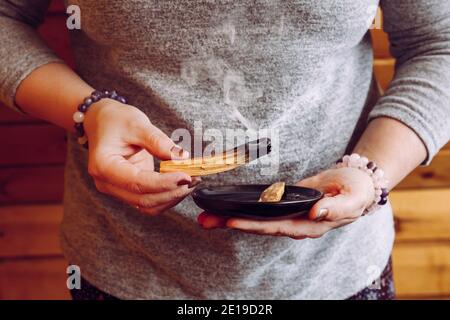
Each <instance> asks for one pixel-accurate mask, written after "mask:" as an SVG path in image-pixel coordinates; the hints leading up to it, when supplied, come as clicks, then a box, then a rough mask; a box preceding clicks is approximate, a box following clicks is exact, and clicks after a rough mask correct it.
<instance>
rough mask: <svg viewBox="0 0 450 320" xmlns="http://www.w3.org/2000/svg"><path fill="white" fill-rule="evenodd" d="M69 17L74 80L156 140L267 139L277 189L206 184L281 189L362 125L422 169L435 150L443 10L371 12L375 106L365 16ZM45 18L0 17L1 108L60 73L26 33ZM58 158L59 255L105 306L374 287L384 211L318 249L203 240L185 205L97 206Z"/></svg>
mask: <svg viewBox="0 0 450 320" xmlns="http://www.w3.org/2000/svg"><path fill="white" fill-rule="evenodd" d="M69 3H70V4H78V5H80V7H81V13H82V20H81V30H78V31H71V32H70V34H71V39H72V45H73V50H74V53H75V57H76V62H77V72H78V73H79V74H80V75H81V76H82V77H83V79H85V81H87V82H88V83H89V84H91V85H92V86H93V87H96V88H114V89H116V90H117V91H119V92H121V93H124V94H125V95H126V96H127V97H128V98H129V101H130V103H131V104H133V105H135V106H137V107H139V108H140V109H141V110H143V111H144V112H145V113H146V114H147V115H148V116H149V118H150V119H151V121H152V122H153V123H154V124H155V125H156V126H158V127H159V128H161V129H162V130H163V131H165V132H166V133H167V134H168V135H170V134H171V133H172V132H173V131H174V130H175V129H177V128H186V129H188V130H193V126H194V122H195V121H197V120H201V121H202V125H203V127H204V129H206V128H216V129H220V130H223V131H225V129H226V128H231V129H236V128H243V129H245V128H246V126H247V127H252V128H256V129H261V128H268V127H270V128H272V129H273V128H275V129H277V130H278V132H279V138H280V139H279V140H280V144H279V157H280V159H281V161H280V166H279V169H278V171H277V172H275V174H273V175H266V174H261V170H260V168H259V165H253V166H249V167H245V168H242V169H239V170H236V171H232V172H229V173H226V174H220V175H216V176H213V177H210V178H208V179H206V180H207V183H211V184H227V183H234V184H239V183H266V182H272V181H276V180H284V181H286V182H287V183H294V182H296V181H298V180H300V179H302V178H304V177H306V176H309V175H312V174H315V173H318V172H319V171H321V170H323V169H325V168H327V167H329V166H330V165H331V164H332V163H333V162H334V161H335V160H336V159H337V158H338V157H340V156H342V155H343V154H344V153H345V152H346V149H351V146H352V145H353V143H354V142H355V141H356V140H357V138H358V137H359V135H360V134H361V132H362V130H363V129H364V127H365V125H366V124H367V121H368V120H370V119H373V118H376V117H391V118H394V119H398V120H399V121H402V122H403V123H405V124H406V125H408V126H409V127H410V128H411V129H412V130H414V131H415V132H416V133H417V134H418V135H419V136H420V138H421V139H422V140H423V142H424V144H425V146H426V148H427V150H428V159H427V162H429V161H430V160H431V159H432V157H433V156H434V155H435V153H436V152H437V151H438V149H439V148H440V147H442V146H443V145H444V144H445V143H446V142H447V141H448V139H449V136H450V132H449V131H450V125H449V119H450V1H449V0H391V1H387V0H386V1H381V6H382V8H383V10H384V17H385V30H386V31H387V32H388V33H389V35H390V39H391V42H392V53H393V55H394V56H395V57H396V58H397V61H398V63H397V71H396V76H395V79H394V81H393V82H392V84H391V86H390V88H389V90H388V91H387V92H386V94H385V96H384V97H382V98H381V99H377V97H376V93H375V90H374V83H373V81H372V47H371V42H370V36H369V34H368V26H369V24H370V22H371V20H372V19H373V17H374V14H375V11H374V10H373V8H374V7H376V6H377V5H378V4H379V3H378V1H377V0H359V1H354V0H321V1H312V0H301V1H297V0H296V1H293V0H273V1H271V0H256V1H255V0H240V1H232V0H216V1H214V0H204V1H191V0H177V1H175V0H167V1H158V0H147V1H106V0H95V1H94V0H71V1H69ZM47 5H48V1H46V0H28V1H26V0H9V1H6V0H2V1H0V43H1V45H0V98H1V100H2V101H3V102H4V103H6V104H7V105H9V106H10V107H13V108H14V107H15V104H14V96H15V92H16V89H17V86H18V85H19V83H20V82H21V81H22V80H23V79H24V78H25V77H26V76H27V75H28V74H29V73H30V72H31V71H33V70H34V69H35V68H36V67H38V66H41V65H43V64H45V63H49V62H52V61H58V58H57V57H55V55H54V54H53V53H52V52H51V51H50V50H49V49H48V48H47V47H46V46H45V45H44V44H43V42H42V41H40V40H39V39H38V36H37V33H36V32H35V29H34V28H35V27H36V26H37V25H38V24H39V23H40V22H41V20H42V17H43V14H44V12H45V10H46V7H47ZM230 77H231V79H232V80H233V79H234V82H233V81H231V83H232V85H231V89H230V86H229V85H228V87H227V85H225V83H227V81H228V83H229V79H230ZM227 79H228V80H227ZM390 138H391V137H389V136H386V137H385V139H386V140H387V139H390ZM68 145H69V146H68V160H67V166H66V176H65V181H66V183H65V199H64V206H65V211H64V221H63V223H62V228H61V241H62V247H63V250H64V253H65V255H66V256H67V259H68V260H69V261H70V262H71V263H73V264H77V265H79V266H80V267H81V273H82V276H84V277H85V278H86V279H87V280H88V281H90V282H91V283H92V284H94V285H95V286H97V287H99V288H100V289H102V290H104V291H106V292H108V293H110V294H112V295H115V296H117V297H119V298H150V299H153V298H156V299H160V298H193V299H196V298H212V299H214V298H249V299H257V298H267V299H306V298H313V299H315V298H329V299H343V298H347V297H349V296H351V295H352V294H354V293H356V292H357V291H359V290H361V289H362V288H364V287H365V286H367V285H368V284H369V283H370V282H371V281H372V280H374V279H375V278H376V277H378V276H379V274H380V273H381V271H382V269H383V268H384V266H385V264H386V262H387V261H388V258H389V255H390V253H391V249H392V244H393V240H394V230H393V219H392V212H391V209H390V207H389V206H387V207H386V208H384V209H383V210H380V211H379V212H377V213H375V214H374V215H372V216H368V217H363V218H361V219H359V220H358V221H356V222H354V223H352V224H350V225H347V226H345V227H342V228H340V229H337V230H334V231H331V232H329V233H327V234H326V235H324V236H323V237H322V238H319V239H306V240H298V241H296V240H292V239H289V238H282V237H264V236H256V235H251V234H245V233H241V232H237V231H233V230H214V231H204V230H202V229H201V228H199V227H198V225H197V222H196V216H197V214H198V213H199V212H200V209H199V208H197V207H196V206H195V205H194V203H193V202H192V200H191V199H186V200H184V201H183V202H182V203H181V204H179V205H178V206H176V207H175V208H173V209H172V210H169V212H166V213H165V214H163V215H161V216H158V217H153V218H152V217H147V216H144V215H142V214H140V213H139V212H137V211H135V210H134V209H132V208H130V207H129V206H128V205H126V204H123V203H121V202H120V201H118V200H115V199H113V198H111V197H109V196H106V195H103V194H101V193H99V192H97V191H96V189H95V186H94V184H93V181H92V179H91V178H90V176H89V175H88V173H87V170H86V167H87V154H86V151H85V150H84V149H83V148H82V147H79V146H78V145H77V144H76V143H75V139H74V138H73V137H72V136H71V137H70V139H69V144H68ZM405 147H406V146H405ZM398 152H402V150H398Z"/></svg>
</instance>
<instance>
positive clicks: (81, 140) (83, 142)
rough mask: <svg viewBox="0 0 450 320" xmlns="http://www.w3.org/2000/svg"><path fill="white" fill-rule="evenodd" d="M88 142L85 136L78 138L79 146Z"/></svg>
mask: <svg viewBox="0 0 450 320" xmlns="http://www.w3.org/2000/svg"><path fill="white" fill-rule="evenodd" d="M87 141H88V139H87V137H86V136H82V137H79V138H78V143H79V144H85V143H86V142H87Z"/></svg>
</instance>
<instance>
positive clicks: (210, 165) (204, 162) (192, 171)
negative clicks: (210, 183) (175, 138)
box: [159, 153, 248, 177]
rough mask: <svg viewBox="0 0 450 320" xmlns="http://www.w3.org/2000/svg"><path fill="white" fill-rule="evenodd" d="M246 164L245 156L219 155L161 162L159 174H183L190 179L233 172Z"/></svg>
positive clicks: (238, 154)
mask: <svg viewBox="0 0 450 320" xmlns="http://www.w3.org/2000/svg"><path fill="white" fill-rule="evenodd" d="M247 162H248V159H247V157H246V155H245V154H240V153H236V154H235V155H233V157H231V156H228V157H227V156H224V155H220V156H215V157H205V158H193V159H190V160H169V161H162V162H161V164H160V167H159V171H160V172H161V173H168V172H184V173H186V174H188V175H190V176H191V177H198V176H206V175H210V174H215V173H220V172H225V171H229V170H233V169H236V168H237V167H240V166H242V165H244V164H246V163H247Z"/></svg>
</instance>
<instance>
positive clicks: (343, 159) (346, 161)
mask: <svg viewBox="0 0 450 320" xmlns="http://www.w3.org/2000/svg"><path fill="white" fill-rule="evenodd" d="M349 160H350V156H349V155H345V156H344V157H343V158H342V163H344V164H348V161H349Z"/></svg>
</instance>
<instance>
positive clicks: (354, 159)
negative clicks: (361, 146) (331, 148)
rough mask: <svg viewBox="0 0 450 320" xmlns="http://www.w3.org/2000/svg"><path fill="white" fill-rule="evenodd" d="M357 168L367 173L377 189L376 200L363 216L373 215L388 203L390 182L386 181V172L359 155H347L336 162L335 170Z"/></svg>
mask: <svg viewBox="0 0 450 320" xmlns="http://www.w3.org/2000/svg"><path fill="white" fill-rule="evenodd" d="M344 167H349V168H356V169H359V170H362V171H364V172H366V173H367V174H368V175H369V176H370V177H371V178H372V182H373V186H374V188H375V199H374V201H373V203H372V205H371V206H370V207H368V208H367V209H366V210H364V213H363V215H366V214H371V213H373V212H374V211H376V210H377V209H378V208H380V207H381V206H383V205H385V204H386V203H387V201H388V196H389V191H388V189H387V186H388V181H387V180H386V179H384V171H383V170H381V169H380V168H378V167H377V166H376V164H375V163H374V162H372V161H369V159H367V158H366V157H361V156H360V155H359V154H357V153H353V154H352V155H345V156H344V157H343V158H342V159H339V160H338V161H336V165H335V168H344Z"/></svg>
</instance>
